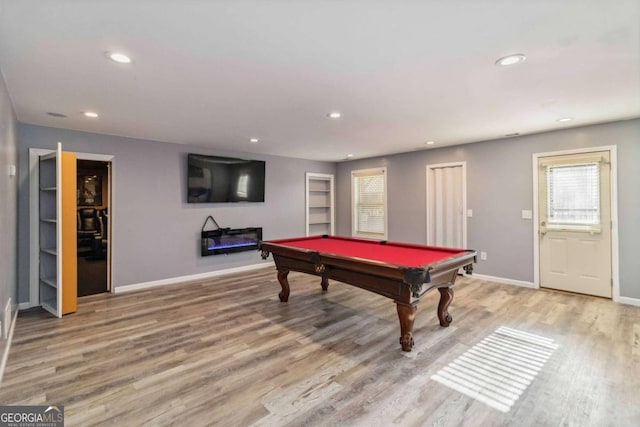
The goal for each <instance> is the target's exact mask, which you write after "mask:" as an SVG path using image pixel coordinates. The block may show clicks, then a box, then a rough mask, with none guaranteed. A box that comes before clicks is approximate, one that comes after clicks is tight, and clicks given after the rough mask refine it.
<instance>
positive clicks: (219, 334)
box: [0, 268, 640, 426]
mask: <svg viewBox="0 0 640 427" xmlns="http://www.w3.org/2000/svg"><path fill="white" fill-rule="evenodd" d="M289 282H290V283H291V297H290V299H289V302H288V303H280V302H279V301H278V297H277V294H278V292H279V290H280V286H279V285H278V283H277V281H276V273H275V270H274V269H272V268H267V269H262V270H257V271H254V272H249V273H243V274H240V275H234V276H227V277H223V278H215V279H210V280H206V281H199V282H192V283H186V284H179V285H172V286H165V287H159V288H154V289H150V290H146V291H140V292H135V293H128V294H121V295H107V294H103V295H96V296H89V297H85V298H82V299H81V301H80V304H79V310H78V312H77V313H76V314H72V315H68V316H65V317H64V318H63V319H55V318H52V317H50V316H49V315H48V314H45V313H43V312H41V311H40V310H29V311H26V312H23V313H21V314H20V316H19V318H18V322H17V325H16V329H15V334H14V341H13V344H12V348H11V353H10V356H9V361H8V365H7V369H6V372H5V377H4V382H3V384H2V386H1V387H0V403H2V404H40V405H42V404H62V405H64V407H65V418H66V425H67V426H86V425H95V424H104V425H126V426H136V425H143V424H149V425H169V424H173V425H182V426H186V425H188V426H198V425H220V426H247V425H258V426H283V425H291V426H306V425H308V426H315V425H341V426H351V425H358V426H359V425H362V426H390V425H400V426H414V425H415V426H423V425H426V426H431V425H434V426H457V425H467V426H501V425H513V426H561V425H562V426H565V425H569V426H638V425H640V308H639V307H631V306H625V305H620V304H615V303H613V302H611V301H609V300H605V299H599V298H594V297H587V296H579V295H569V294H564V293H559V292H553V291H546V290H531V289H526V288H519V287H514V286H509V285H499V284H495V283H490V282H485V281H481V280H478V279H465V278H460V280H459V283H458V285H457V286H456V296H455V298H454V300H453V303H452V305H451V307H450V308H449V311H450V313H451V314H452V315H453V318H454V320H453V323H452V325H451V326H450V327H449V328H442V327H440V326H439V325H438V321H437V317H436V305H437V300H438V292H434V293H432V294H431V295H429V297H428V298H426V299H425V300H424V301H423V302H422V303H421V304H420V307H419V308H418V315H417V318H416V322H415V327H414V337H415V340H416V346H415V348H414V350H413V352H411V353H405V352H402V351H401V350H400V346H399V344H398V337H399V335H400V331H399V324H398V319H397V314H396V307H395V304H394V303H393V302H392V301H391V300H388V299H386V298H382V297H379V296H377V295H374V294H372V293H370V292H367V291H363V290H360V289H357V288H354V287H351V286H347V285H343V284H340V283H337V282H331V286H330V287H329V292H327V293H322V291H321V289H320V284H319V280H318V278H316V277H312V276H308V275H303V274H297V273H292V274H290V276H289ZM501 327H503V328H509V330H516V331H521V332H518V333H527V334H534V335H536V336H539V337H540V338H539V340H541V341H540V342H543V341H544V342H547V343H553V346H552V347H553V349H552V350H549V351H548V352H547V353H546V354H547V356H548V357H547V358H546V361H543V362H540V361H535V360H534V359H535V357H534V356H535V355H536V354H542V353H541V352H540V351H538V350H536V349H534V348H533V347H530V346H528V344H522V345H521V344H518V343H516V344H515V347H512V348H511V350H507V351H508V352H507V353H504V352H502V353H500V354H497V356H496V357H495V358H493V357H490V359H491V360H494V361H495V360H498V359H502V362H504V363H511V359H513V361H514V363H515V364H514V365H513V367H512V372H515V371H513V369H516V368H517V363H519V362H518V360H519V361H521V362H522V361H524V362H522V363H524V364H525V365H527V366H525V367H528V365H531V366H532V367H534V365H535V366H537V373H536V374H535V375H533V376H532V379H530V380H528V382H527V384H526V386H525V385H522V384H524V382H521V383H519V384H520V386H521V387H520V389H519V391H518V392H517V393H516V397H515V399H514V401H513V402H512V403H511V406H510V407H509V409H508V410H507V411H506V412H503V411H500V410H497V409H495V408H494V407H492V406H491V405H490V404H487V403H486V402H487V399H486V398H487V394H486V393H485V394H484V397H485V400H484V401H482V399H479V398H474V397H471V396H469V393H463V392H460V391H458V390H455V389H452V388H450V387H449V386H447V385H444V384H442V383H441V382H439V381H436V380H435V379H434V378H435V377H442V376H443V375H445V374H446V372H445V371H446V370H448V369H450V367H451V366H454V365H456V364H459V363H458V362H460V361H464V360H465V358H468V357H471V359H473V357H475V356H473V355H472V354H471V353H473V352H474V351H475V350H474V349H477V348H478V346H482V345H483V344H482V341H483V340H485V339H489V338H487V337H489V336H491V335H492V334H495V333H496V331H497V330H498V329H499V328H501ZM545 340H546V341H545ZM513 348H519V349H522V350H525V353H522V354H515V353H518V351H516V350H513ZM549 348H551V347H549V346H547V349H549ZM505 354H513V357H506V358H505V357H504V355H505ZM527 354H529V355H527ZM468 355H471V356H468ZM531 355H534V356H531ZM471 359H469V360H471ZM506 359H509V360H506ZM491 360H489V361H487V362H486V364H487V366H493V362H492V361H491ZM454 361H456V362H455V363H453V364H452V362H454ZM522 363H520V365H522ZM454 367H455V366H454ZM480 371H481V370H480ZM443 372H444V373H443ZM454 375H457V374H455V373H454ZM514 375H515V376H514V377H513V378H515V379H517V378H516V377H517V375H519V374H518V373H517V372H515V374H514ZM464 376H465V375H462V374H461V377H464ZM463 379H464V378H463ZM471 380H474V379H473V378H471ZM474 381H475V383H477V381H478V378H475V380H474ZM470 387H471V386H470ZM506 387H507V386H505V388H506ZM494 388H496V386H494ZM500 388H501V386H499V385H498V386H497V390H494V392H495V393H496V395H495V396H494V397H491V396H490V395H489V399H491V398H495V399H499V398H500V396H502V394H501V391H502V390H501V389H500Z"/></svg>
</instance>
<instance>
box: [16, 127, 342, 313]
mask: <svg viewBox="0 0 640 427" xmlns="http://www.w3.org/2000/svg"><path fill="white" fill-rule="evenodd" d="M57 141H60V142H62V143H63V150H64V151H73V152H82V153H99V154H110V155H114V156H115V159H114V166H113V178H114V185H113V187H114V192H113V205H112V209H111V214H112V221H113V229H112V233H113V235H112V237H113V239H112V240H113V242H112V243H113V264H112V265H113V279H112V283H113V285H114V286H115V287H118V286H123V285H130V284H136V283H143V282H148V281H154V280H161V279H168V278H173V277H181V276H188V275H193V274H198V273H206V272H210V271H215V270H222V269H228V268H233V267H238V266H244V265H250V264H257V263H259V262H261V259H260V257H259V255H258V252H257V251H251V252H243V253H237V254H230V255H216V256H208V257H201V256H200V247H199V237H200V230H201V227H202V224H203V222H204V220H205V218H206V217H207V215H212V216H213V217H214V218H215V219H216V221H217V222H218V224H220V226H222V227H232V228H240V227H262V228H263V238H264V239H274V238H281V237H290V236H301V235H304V233H305V224H304V220H305V213H304V207H305V195H304V194H305V189H304V186H305V172H319V173H335V164H333V163H325V162H315V161H306V160H300V159H291V158H286V157H275V156H265V155H257V154H255V155H254V154H251V155H247V154H246V153H238V152H229V151H223V150H214V149H203V148H201V147H193V146H188V145H178V144H168V143H162V142H154V141H143V140H137V139H130V138H121V137H114V136H107V135H99V134H92V133H85V132H78V131H72V130H64V129H54V128H47V127H39V126H32V125H23V124H21V125H19V147H20V149H19V157H20V159H19V161H20V193H19V216H20V223H19V225H18V235H19V241H20V243H21V244H20V246H19V283H20V286H19V297H20V301H21V302H26V301H28V299H29V283H28V282H29V244H28V242H29V183H28V177H27V171H28V157H29V148H45V149H54V148H55V145H56V142H57ZM189 152H193V153H201V154H211V155H219V156H230V157H242V158H251V159H257V160H265V161H266V189H265V202H264V203H229V204H188V203H187V202H186V174H187V171H186V155H187V153H189Z"/></svg>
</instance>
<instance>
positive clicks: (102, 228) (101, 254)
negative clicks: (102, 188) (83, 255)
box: [93, 208, 109, 259]
mask: <svg viewBox="0 0 640 427" xmlns="http://www.w3.org/2000/svg"><path fill="white" fill-rule="evenodd" d="M98 225H99V232H98V233H97V234H96V235H95V238H94V246H93V252H94V254H95V257H96V258H99V259H102V258H105V257H106V256H107V250H108V248H109V233H108V231H109V211H108V209H107V208H105V209H103V210H101V211H99V212H98Z"/></svg>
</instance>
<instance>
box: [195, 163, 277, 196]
mask: <svg viewBox="0 0 640 427" xmlns="http://www.w3.org/2000/svg"><path fill="white" fill-rule="evenodd" d="M187 159H188V160H187V168H188V176H187V202H188V203H232V202H264V181H265V163H264V162H263V161H261V160H244V159H236V158H232V157H218V156H205V155H202V154H189V155H188V156H187Z"/></svg>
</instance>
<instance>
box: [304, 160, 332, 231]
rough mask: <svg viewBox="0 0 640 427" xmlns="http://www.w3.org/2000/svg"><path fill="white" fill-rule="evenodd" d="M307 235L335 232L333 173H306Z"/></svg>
mask: <svg viewBox="0 0 640 427" xmlns="http://www.w3.org/2000/svg"><path fill="white" fill-rule="evenodd" d="M305 191H306V208H305V214H306V221H305V223H306V228H307V236H315V235H321V234H329V235H331V234H334V233H335V196H334V184H333V175H330V174H322V173H312V172H307V173H306V185H305Z"/></svg>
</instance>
